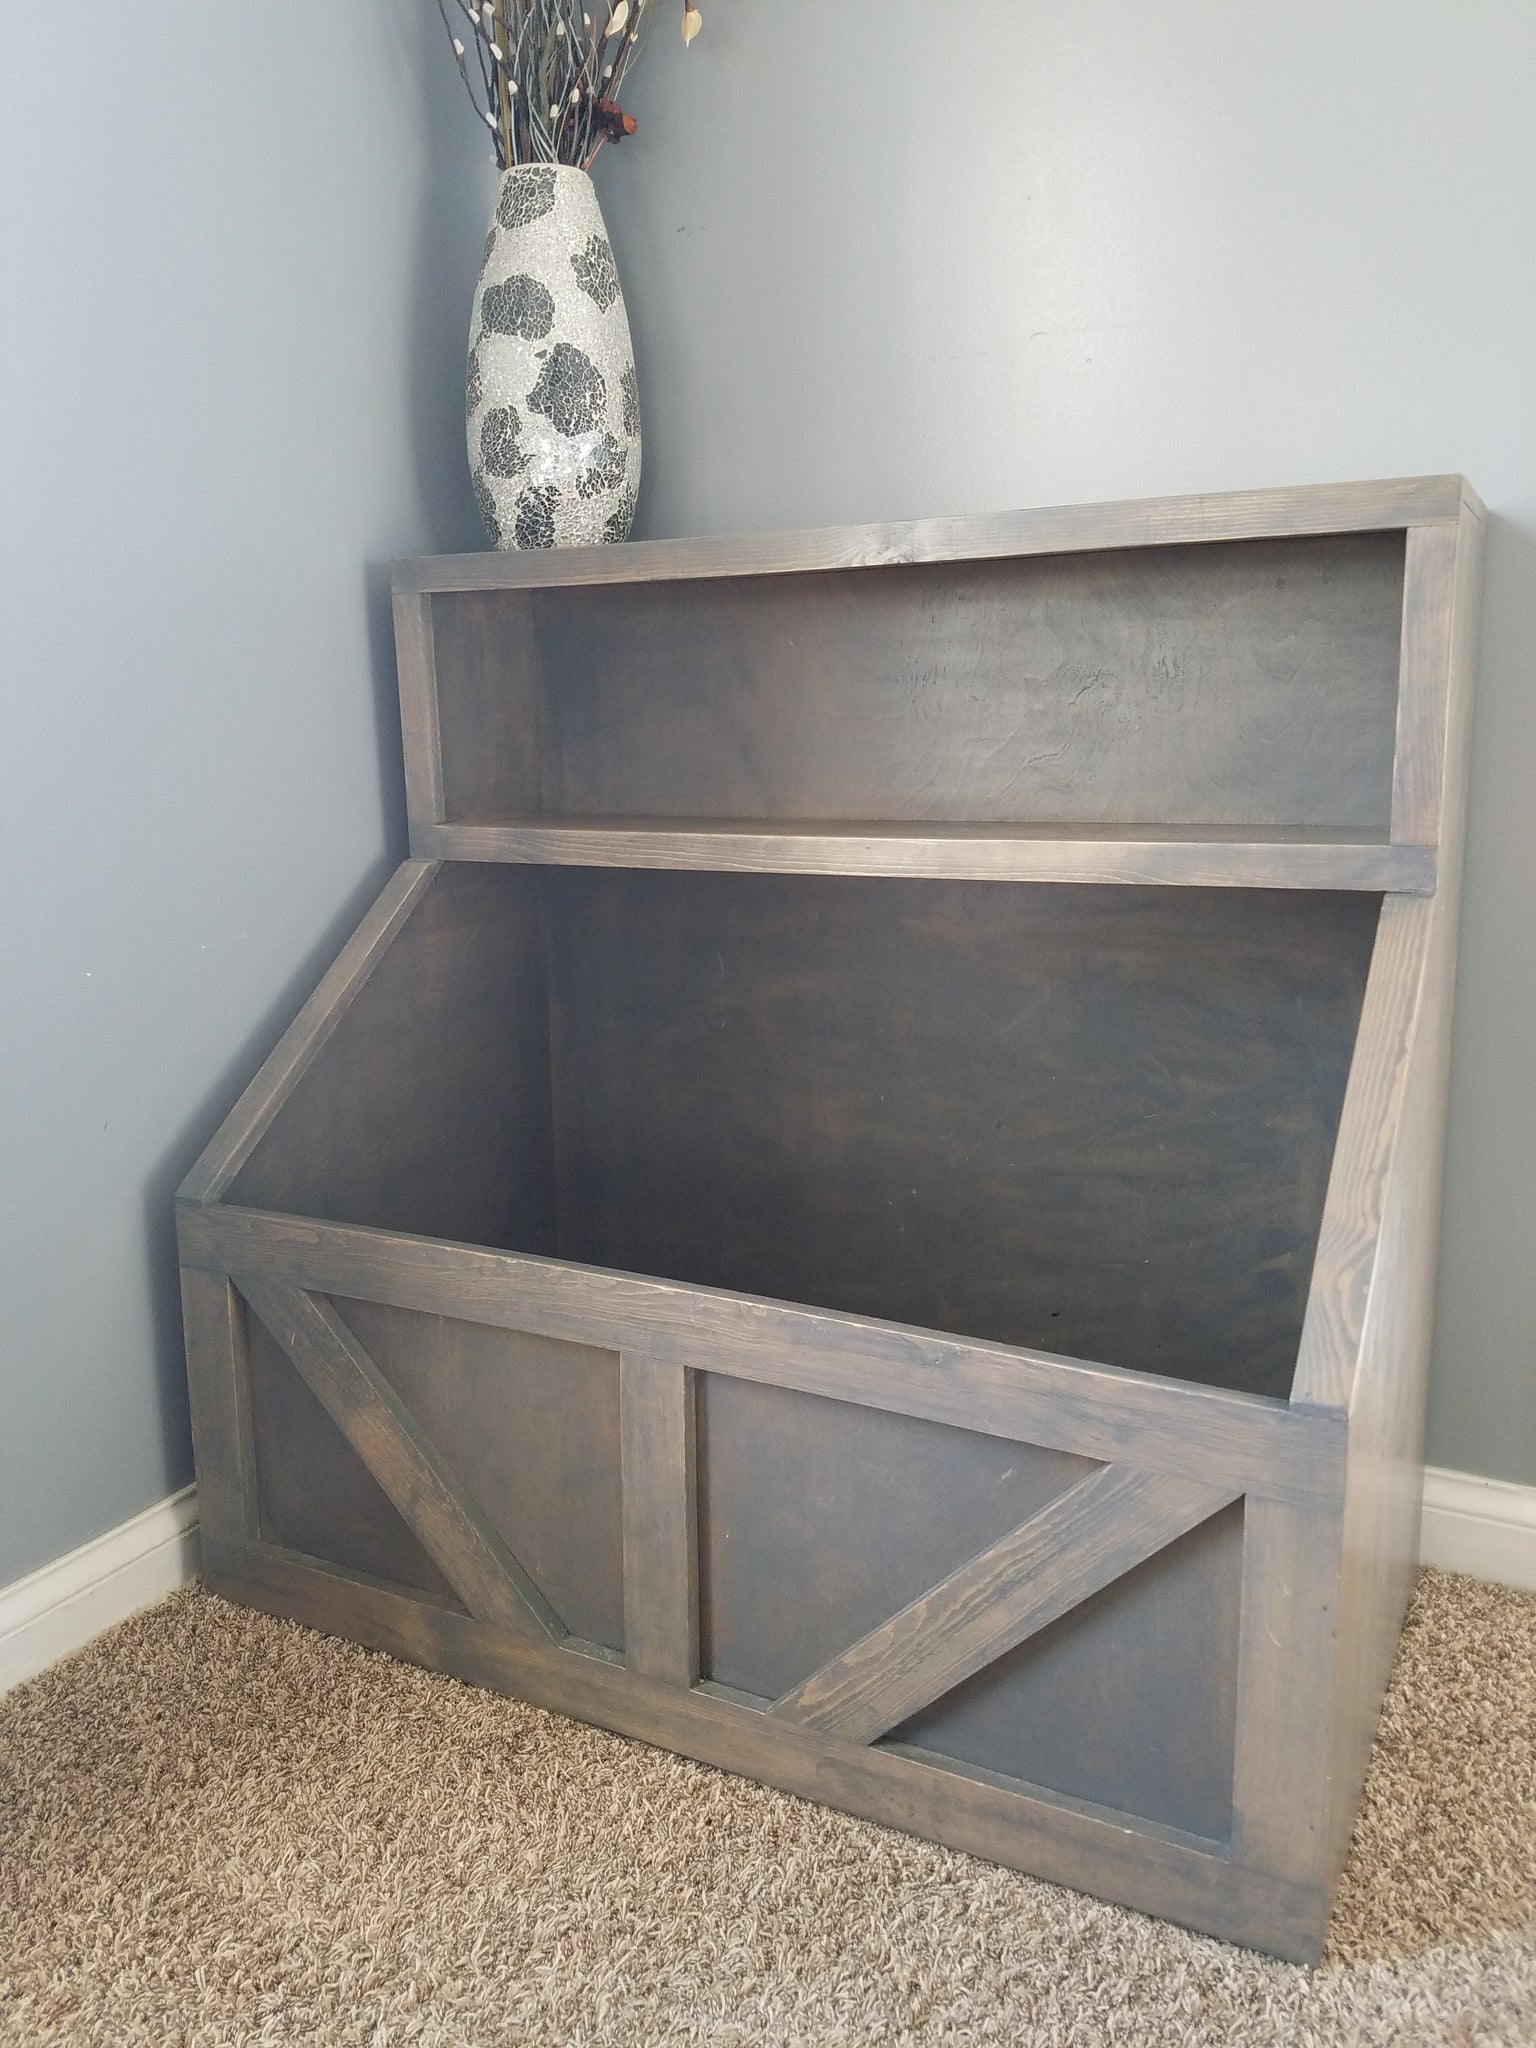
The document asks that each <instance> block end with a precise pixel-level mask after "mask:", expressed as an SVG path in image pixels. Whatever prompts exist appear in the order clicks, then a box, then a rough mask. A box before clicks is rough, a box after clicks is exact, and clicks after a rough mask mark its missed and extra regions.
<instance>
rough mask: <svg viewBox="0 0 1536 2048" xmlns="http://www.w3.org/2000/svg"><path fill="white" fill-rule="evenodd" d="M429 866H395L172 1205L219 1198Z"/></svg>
mask: <svg viewBox="0 0 1536 2048" xmlns="http://www.w3.org/2000/svg"><path fill="white" fill-rule="evenodd" d="M437 868H438V864H437V863H436V862H435V861H420V860H407V861H402V862H401V864H400V866H399V867H398V868H396V870H395V872H394V874H393V875H392V876H391V877H390V879H389V881H388V883H387V884H386V886H385V888H384V890H383V892H382V893H381V895H380V896H379V898H378V901H377V902H376V903H375V904H374V905H373V907H372V909H371V910H370V911H369V912H368V914H367V916H366V917H365V918H364V919H363V921H362V923H361V924H360V925H359V926H358V928H357V930H356V931H355V932H354V933H353V935H352V937H351V938H350V939H349V940H348V941H347V943H346V945H345V946H343V947H342V949H341V951H340V952H339V953H338V954H337V956H336V959H335V961H334V962H333V963H332V965H331V967H330V969H329V970H328V972H327V973H326V974H325V975H324V976H323V977H322V979H321V982H320V985H319V987H318V988H317V989H316V990H315V992H314V994H313V995H312V996H311V997H310V999H309V1001H308V1002H307V1003H306V1004H305V1005H304V1007H303V1009H302V1010H300V1012H299V1014H298V1016H297V1017H296V1018H295V1019H294V1021H293V1023H292V1024H290V1025H289V1027H288V1029H287V1030H286V1031H285V1032H284V1033H283V1035H282V1037H281V1038H280V1039H279V1040H278V1042H277V1045H276V1046H275V1048H274V1049H273V1051H272V1054H271V1056H270V1057H269V1058H268V1059H267V1060H266V1062H265V1063H264V1064H263V1066H262V1068H261V1071H260V1073H258V1074H257V1076H256V1078H255V1080H254V1081H253V1082H252V1083H251V1085H250V1087H249V1088H247V1089H246V1091H245V1093H244V1094H243V1095H242V1096H241V1098H240V1100H239V1101H238V1102H237V1103H236V1104H235V1106H234V1108H233V1109H232V1110H231V1111H230V1113H229V1115H228V1116H227V1117H226V1118H225V1120H224V1122H223V1123H222V1124H221V1125H220V1127H219V1129H218V1131H217V1132H216V1133H215V1134H214V1137H213V1139H212V1142H211V1143H210V1144H209V1145H208V1147H207V1149H206V1150H205V1151H204V1152H203V1154H202V1156H201V1158H200V1159H199V1160H198V1161H197V1164H196V1165H195V1166H194V1167H193V1168H192V1171H191V1172H190V1173H189V1174H188V1175H187V1178H186V1179H185V1181H183V1183H182V1185H181V1188H180V1190H179V1193H178V1197H177V1199H178V1200H179V1201H181V1202H183V1203H192V1204H196V1205H199V1206H201V1205H203V1204H205V1203H208V1202H216V1201H218V1200H219V1199H220V1198H221V1196H222V1195H223V1194H224V1193H225V1191H226V1189H227V1188H228V1187H229V1185H230V1183H231V1182H232V1181H233V1180H234V1178H235V1176H236V1175H237V1174H238V1173H239V1171H240V1169H241V1167H242V1166H244V1164H245V1163H246V1161H247V1160H248V1159H249V1158H250V1156H251V1154H252V1152H253V1151H255V1149H256V1146H257V1145H258V1144H259V1143H260V1141H261V1139H262V1137H263V1136H264V1135H265V1133H266V1132H267V1130H268V1129H269V1128H270V1126H271V1124H272V1121H273V1119H274V1118H275V1117H276V1115H277V1113H278V1111H279V1110H280V1109H281V1108H282V1106H283V1104H284V1103H285V1102H286V1101H287V1100H288V1098H289V1096H290V1095H291V1094H292V1093H293V1091H294V1089H295V1088H296V1087H297V1085H298V1083H299V1082H300V1080H301V1079H302V1078H303V1076H304V1074H305V1073H306V1072H307V1071H308V1069H309V1067H310V1066H311V1065H312V1064H313V1062H314V1060H315V1059H316V1057H317V1056H318V1054H319V1053H320V1051H321V1049H322V1048H323V1047H324V1045H325V1043H326V1040H327V1039H328V1038H329V1037H330V1035H331V1033H332V1032H333V1031H334V1030H335V1029H336V1027H337V1025H338V1024H339V1023H340V1022H341V1020H342V1018H343V1017H344V1016H345V1015H346V1013H347V1011H348V1010H349V1009H350V1008H351V1006H352V1004H353V1002H354V1001H355V1000H356V998H357V996H358V994H359V993H360V991H361V990H362V988H363V987H364V985H365V984H366V982H367V980H368V977H369V976H370V975H371V974H372V973H373V971H374V969H375V968H376V967H377V966H378V964H379V962H380V961H381V960H382V959H383V958H384V956H385V954H386V953H387V952H388V951H389V948H390V946H391V945H392V944H393V943H394V941H395V939H396V938H397V937H398V936H399V934H400V932H401V930H402V929H403V927H404V925H405V923H406V920H407V919H408V918H409V917H410V914H411V912H412V910H414V909H415V907H416V905H417V903H418V902H420V900H421V898H422V896H423V895H424V894H425V892H426V890H427V889H428V888H429V887H430V885H431V882H432V878H433V876H434V875H435V874H436V873H437Z"/></svg>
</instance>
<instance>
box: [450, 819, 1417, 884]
mask: <svg viewBox="0 0 1536 2048" xmlns="http://www.w3.org/2000/svg"><path fill="white" fill-rule="evenodd" d="M411 849H412V852H413V853H414V854H415V855H416V856H417V857H418V858H420V859H423V860H468V861H511V862H530V863H534V864H537V865H544V866H551V867H603V868H706V869H714V870H717V871H732V872H745V873H754V874H779V875H800V874H815V875H911V876H933V877H936V878H948V879H951V880H955V881H978V882H1087V883H1107V882H1120V883H1129V884H1132V885H1136V884H1164V883H1166V884H1173V885H1183V886H1186V887H1194V888H1231V889H1364V890H1383V889H1390V890H1395V891H1397V892H1399V893H1401V894H1404V895H1414V896H1427V895H1429V894H1431V893H1432V892H1433V889H1434V886H1435V862H1434V851H1433V848H1431V847H1428V846H1392V845H1388V844H1385V843H1382V842H1376V843H1373V842H1370V841H1364V840H1360V839H1358V838H1354V837H1351V836H1349V835H1346V834H1343V833H1339V834H1335V835H1331V836H1330V835H1328V834H1326V833H1323V832H1321V831H1319V830H1316V829H1314V830H1312V831H1305V830H1302V829H1301V828H1297V829H1296V830H1295V831H1293V832H1289V833H1286V832H1282V831H1281V830H1280V829H1279V828H1278V827H1276V828H1274V829H1273V830H1272V831H1271V832H1270V833H1269V834H1267V835H1265V836H1261V837H1255V836H1250V831H1249V828H1248V827H1245V826H1242V827H1240V826H1234V827H1231V828H1229V829H1228V830H1227V831H1225V832H1223V831H1220V830H1218V829H1217V828H1216V827H1214V826H1210V827H1206V828H1204V829H1203V831H1202V832H1201V834H1200V835H1199V836H1198V837H1190V836H1188V835H1181V834H1179V833H1178V832H1176V831H1175V830H1174V828H1172V827H1162V828H1154V827H1152V826H1135V825H1127V826H1114V827H1110V826H1105V827H1101V828H1099V829H1097V830H1090V829H1088V828H1083V829H1082V830H1079V831H1076V832H1073V833H1065V832H1063V831H1062V829H1061V828H1060V827H1052V826H1030V825H1015V826H993V827H989V828H981V829H977V828H971V827H967V826H962V825H929V826H924V827H921V828H915V827H911V826H897V825H885V826H880V825H843V826H838V827H836V828H832V827H827V826H817V827H809V826H807V827H803V828H797V827H795V826H793V825H773V826H764V825H757V826H749V825H740V824H732V823H729V822H726V821H723V820H721V821H716V822H715V823H714V824H712V825H706V824H704V823H701V822H700V821H689V822H687V823H683V822H680V821H672V822H670V823H669V822H664V821H661V820H656V821H651V822H647V823H644V824H616V823H614V822H612V821H611V820H609V821H602V820H592V821H588V822H585V823H579V822H570V823H566V824H550V823H548V822H546V821H544V820H540V819H518V820H511V821H509V822H507V823H506V824H501V825H457V824H446V825H445V824H429V825H422V826H417V827H414V828H413V829H412V835H411Z"/></svg>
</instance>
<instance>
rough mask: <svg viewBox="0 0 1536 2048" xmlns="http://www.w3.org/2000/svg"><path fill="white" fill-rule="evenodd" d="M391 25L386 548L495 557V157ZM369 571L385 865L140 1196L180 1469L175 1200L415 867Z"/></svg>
mask: <svg viewBox="0 0 1536 2048" xmlns="http://www.w3.org/2000/svg"><path fill="white" fill-rule="evenodd" d="M384 11H385V13H386V20H387V22H388V25H389V31H390V32H389V34H388V35H387V36H386V37H382V38H381V41H383V42H384V43H385V47H386V48H387V50H388V53H389V61H390V63H391V65H392V66H393V68H394V75H395V80H396V84H397V87H398V92H397V95H396V103H397V105H398V107H399V109H400V111H401V115H402V119H403V120H408V121H409V122H410V124H411V131H412V132H404V133H402V135H401V137H400V143H401V147H402V148H414V149H416V150H417V151H419V153H420V159H421V176H420V178H419V180H418V184H417V192H418V195H419V211H418V216H417V219H416V220H415V222H414V224H413V225H412V230H411V255H410V265H409V284H408V291H409V304H408V307H407V309H406V317H405V321H404V353H403V358H402V362H401V372H402V375H401V388H400V394H399V403H400V405H401V406H402V407H404V408H405V413H406V420H407V423H408V432H409V448H410V460H411V469H410V476H409V483H410V486H411V498H410V500H409V501H408V502H407V503H405V504H402V505H401V506H400V507H398V508H397V507H382V508H381V518H380V521H379V525H380V527H381V528H382V533H381V539H386V544H387V538H386V537H387V536H389V535H390V533H391V530H392V529H393V530H394V531H398V532H401V533H403V534H406V535H408V536H409V540H408V541H407V543H406V544H408V545H418V546H419V547H420V548H421V549H422V550H424V551H429V552H441V553H453V552H457V551H460V550H465V549H479V548H483V547H485V546H486V536H485V530H484V528H483V526H482V525H481V523H480V517H479V514H478V512H477V511H476V509H475V502H474V497H473V494H472V492H471V489H470V481H469V463H468V459H467V456H466V454H465V447H464V367H465V358H466V354H467V348H468V335H469V320H470V306H471V298H472V294H473V290H474V283H475V279H476V276H477V275H478V272H479V267H480V257H481V250H482V248H483V245H484V240H485V227H486V222H487V221H488V219H489V218H490V212H491V206H492V203H493V200H494V196H495V183H494V180H495V167H494V164H493V162H492V160H491V151H490V147H489V143H488V142H487V141H486V140H485V139H484V138H483V136H482V135H481V134H479V133H477V129H476V122H475V117H474V110H473V109H472V107H471V106H470V104H469V102H468V101H467V99H466V98H465V96H464V89H463V87H462V85H461V84H460V82H459V79H458V76H457V74H456V72H455V70H454V67H453V62H452V58H451V55H450V53H449V50H448V47H447V39H446V37H445V36H444V34H443V29H442V23H441V21H440V20H439V19H438V15H437V11H436V9H435V7H433V6H432V5H431V4H430V0H385V10H384ZM394 424H395V423H393V422H392V423H391V425H392V426H393V425H394ZM359 566H360V571H361V577H362V585H363V589H362V595H363V602H364V605H365V608H366V614H367V627H368V646H369V653H370V660H371V667H372V672H373V685H374V688H373V699H374V711H375V729H376V737H377V751H378V769H379V779H380V784H381V789H382V794H383V805H384V824H385V847H384V850H382V851H381V853H380V855H379V857H378V858H377V859H376V860H374V861H372V862H371V863H370V864H369V866H368V868H367V871H366V872H365V873H364V875H363V876H362V878H361V879H360V880H359V881H358V883H357V885H356V886H355V887H354V888H353V889H352V890H351V891H350V893H349V894H348V896H347V899H346V901H345V902H344V903H342V904H341V906H340V907H339V908H338V909H337V911H336V913H335V915H334V916H333V917H332V918H331V919H330V920H329V922H328V923H327V925H326V927H325V930H324V931H323V933H322V934H321V936H320V937H319V938H318V939H317V940H316V941H315V943H314V944H313V945H312V946H311V947H310V948H309V950H308V952H307V953H306V954H305V956H304V958H303V960H302V961H301V962H300V963H299V965H298V966H297V967H296V968H295V969H294V970H293V972H292V973H291V974H290V975H289V977H288V979H287V980H286V982H285V983H284V985H283V987H282V989H281V990H280V991H279V993H278V994H277V995H276V996H274V998H273V1000H272V1001H271V1003H270V1004H269V1005H268V1007H267V1009H266V1012H265V1014H264V1015H263V1016H262V1017H261V1018H260V1019H258V1020H257V1021H256V1022H255V1023H254V1024H253V1026H252V1028H251V1030H250V1031H249V1033H248V1034H247V1035H246V1037H245V1039H244V1040H243V1042H242V1043H241V1045H240V1046H239V1048H238V1050H237V1051H236V1052H235V1053H234V1054H233V1055H232V1056H231V1057H230V1059H229V1060H228V1062H227V1063H226V1065H225V1067H224V1069H223V1071H222V1073H221V1074H220V1076H219V1078H218V1080H217V1082H216V1083H215V1084H214V1085H213V1086H212V1087H210V1088H209V1089H208V1090H207V1092H206V1093H205V1095H204V1096H203V1098H202V1100H201V1101H200V1102H199V1104H198V1106H197V1108H196V1110H195V1111H194V1113H193V1114H192V1115H191V1116H190V1117H189V1118H188V1119H187V1121H186V1123H185V1124H184V1125H183V1126H182V1129H181V1130H180V1132H179V1133H178V1134H177V1136H176V1138H175V1140H174V1142H173V1143H172V1144H171V1145H170V1146H169V1147H168V1148H167V1150H166V1152H165V1153H164V1154H163V1156H162V1157H161V1159H160V1160H159V1162H158V1163H157V1164H156V1166H155V1168H154V1170H153V1171H152V1172H151V1173H150V1175H149V1177H148V1179H147V1181H146V1182H145V1185H144V1193H143V1201H144V1222H145V1234H146V1238H147V1251H148V1256H149V1267H150V1290H151V1301H152V1312H153V1320H154V1334H155V1355H156V1359H157V1362H158V1382H159V1388H160V1411H161V1427H162V1430H163V1433H164V1439H165V1443H166V1446H167V1454H168V1463H169V1465H170V1466H171V1468H172V1469H175V1470H183V1471H189V1470H190V1447H189V1424H188V1415H187V1394H186V1364H185V1354H184V1350H183V1343H182V1321H181V1295H180V1281H179V1276H178V1269H177V1252H176V1222H175V1194H176V1189H177V1188H178V1187H179V1186H180V1184H181V1182H182V1180H183V1179H184V1178H185V1177H186V1175H187V1173H188V1171H189V1170H190V1169H191V1167H192V1165H193V1162H194V1161H195V1160H196V1159H197V1157H198V1155H199V1154H200V1153H201V1151H202V1150H203V1148H204V1146H205V1145H206V1144H207V1143H208V1141H209V1140H210V1138H211V1137H212V1136H213V1133H214V1132H215V1131H216V1130H217V1129H218V1127H219V1124H220V1123H221V1122H222V1121H223V1119H224V1117H225V1116H227V1115H228V1113H229V1111H230V1109H231V1108H232V1107H233V1105H234V1104H235V1102H236V1101H238V1099H239V1097H240V1095H241V1093H242V1092H243V1090H244V1089H245V1088H246V1087H247V1086H248V1085H249V1083H250V1081H251V1080H252V1078H253V1077H254V1075H255V1074H256V1072H257V1070H258V1068H259V1067H260V1065H261V1063H262V1062H263V1060H265V1058H266V1057H267V1055H268V1054H269V1053H270V1052H271V1050H272V1047H273V1046H274V1045H275V1044H276V1042H277V1040H278V1038H279V1037H280V1036H281V1035H282V1033H283V1032H284V1031H285V1030H286V1029H287V1028H288V1026H289V1024H290V1023H292V1021H293V1019H294V1017H295V1015H296V1014H297V1013H298V1010H299V1009H300V1007H301V1005H302V1004H303V1003H304V1002H305V1001H306V999H307V998H308V997H309V995H310V994H311V993H312V991H313V989H314V987H315V984H316V983H317V982H318V980H319V979H320V977H321V975H322V974H323V973H324V971H325V970H326V968H327V967H329V966H330V964H331V962H332V960H333V959H334V958H335V956H336V954H337V953H338V951H339V950H340V948H341V946H342V944H343V942H344V941H345V940H346V939H347V938H348V937H349V936H350V935H351V933H352V931H353V930H354V929H355V927H356V925H357V924H358V922H359V920H360V919H361V917H362V916H363V913H364V912H365V911H366V910H367V908H368V906H369V905H370V904H371V903H372V902H373V900H374V898H375V897H376V896H377V895H378V893H379V891H380V889H381V888H382V887H383V886H384V883H385V881H386V880H387V879H388V876H389V875H390V873H391V872H392V870H393V868H394V867H395V865H396V863H397V862H398V861H399V860H401V859H403V858H404V857H405V853H406V846H407V829H406V814H405V780H404V772H403V768H402V763H401V751H400V713H399V704H398V699H397V695H396V677H395V640H394V624H393V619H392V615H391V606H390V562H389V560H388V559H387V558H375V559H372V560H369V561H367V562H365V563H362V564H360V565H359Z"/></svg>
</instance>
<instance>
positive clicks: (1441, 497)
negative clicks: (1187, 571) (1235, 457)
mask: <svg viewBox="0 0 1536 2048" xmlns="http://www.w3.org/2000/svg"><path fill="white" fill-rule="evenodd" d="M1468 497H1470V492H1469V489H1468V486H1467V485H1466V483H1465V480H1464V479H1463V478H1461V477H1459V476H1427V477H1395V478H1390V479H1386V480H1383V481H1381V482H1372V483H1343V484H1301V485H1295V486H1286V487H1283V488H1281V489H1278V490H1262V491H1213V492H1205V493H1201V494H1199V495H1197V496H1186V497H1175V498H1142V499H1131V500H1127V501H1124V502H1122V503H1115V504H1100V505H1058V506H1052V507H1049V508H1043V509H1039V510H1030V511H1018V512H993V513H983V514H980V515H979V516H977V515H973V516H967V517H961V518H948V519H920V520H914V521H910V522H905V523H900V524H891V525H883V526H882V525H870V526H843V527H826V528H821V529H815V530H811V531H808V532H800V533H776V534H761V535H750V536H742V537H737V536H734V535H725V536H720V537H715V538H706V539H697V540H694V539H690V540H666V541H639V542H631V543H629V544H628V545H627V546H625V547H622V548H560V549H557V550H555V551H554V552H553V553H552V554H521V555H519V554H499V553H482V554H472V555H429V556H424V557H421V558H419V559H417V560H414V561H402V562H397V563H396V564H395V570H394V576H395V588H396V589H397V590H400V591H406V592H414V591H421V590H427V591H440V590H442V591H447V590H519V589H527V588H529V587H531V586H546V585H552V584H556V583H559V584H570V585H583V584H596V583H610V582H614V581H620V580H622V581H633V582H639V581H643V580H647V579H651V578H655V577H665V578H667V579H669V580H670V579H675V578H680V577H688V576H751V575H777V574H782V573H786V572H799V571H807V570H817V569H838V568H864V567H873V566H882V565H888V564H891V563H907V562H946V561H958V560H967V559H969V560H979V559H985V558H987V557H989V556H1007V555H1028V554H1065V553H1069V552H1073V551H1076V550H1091V549H1100V548H1128V547H1168V546H1179V545H1182V544H1184V543H1187V542H1192V541H1227V540H1247V539H1255V538H1259V539H1267V538H1272V537H1274V536H1276V535H1288V534H1327V533H1363V532H1377V531H1384V530H1390V529H1392V528H1399V527H1408V526H1413V525H1416V524H1418V523H1420V522H1421V521H1425V520H1436V519H1449V518H1454V517H1456V516H1457V514H1458V512H1459V511H1460V508H1461V506H1462V504H1463V502H1464V501H1465V499H1466V498H1468Z"/></svg>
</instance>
